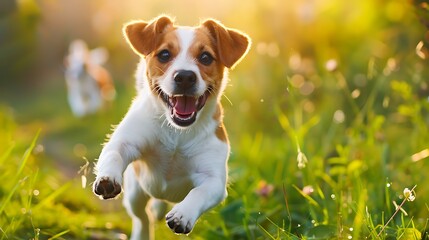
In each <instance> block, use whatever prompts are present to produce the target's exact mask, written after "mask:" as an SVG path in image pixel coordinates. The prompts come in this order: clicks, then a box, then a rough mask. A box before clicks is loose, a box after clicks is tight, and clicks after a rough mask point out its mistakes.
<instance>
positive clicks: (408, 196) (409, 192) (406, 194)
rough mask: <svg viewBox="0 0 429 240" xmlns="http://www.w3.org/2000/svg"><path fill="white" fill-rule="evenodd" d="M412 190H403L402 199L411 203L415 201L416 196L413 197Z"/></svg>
mask: <svg viewBox="0 0 429 240" xmlns="http://www.w3.org/2000/svg"><path fill="white" fill-rule="evenodd" d="M413 189H414V188H413ZM413 189H412V190H410V189H408V188H405V189H404V197H405V199H406V200H407V201H409V202H412V201H414V200H415V199H416V196H414V195H413V193H414V194H415V192H414V190H413Z"/></svg>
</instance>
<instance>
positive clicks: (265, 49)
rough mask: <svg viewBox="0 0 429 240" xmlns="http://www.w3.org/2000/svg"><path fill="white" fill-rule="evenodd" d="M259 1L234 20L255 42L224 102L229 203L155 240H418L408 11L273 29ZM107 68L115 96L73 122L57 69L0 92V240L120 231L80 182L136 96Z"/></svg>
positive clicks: (421, 144) (423, 140) (428, 117)
mask: <svg viewBox="0 0 429 240" xmlns="http://www.w3.org/2000/svg"><path fill="white" fill-rule="evenodd" d="M269 2H270V1H267V3H266V4H267V6H266V5H264V4H260V5H258V4H255V5H257V6H258V7H259V8H255V9H258V10H254V15H250V16H248V15H245V14H244V13H240V12H238V13H237V14H241V15H240V16H243V19H242V20H241V21H240V20H236V22H235V23H237V25H236V26H237V28H239V27H240V26H242V27H243V28H245V30H246V31H247V32H249V34H250V35H251V36H252V37H253V40H254V43H253V48H252V51H251V52H250V53H249V56H248V58H246V59H245V60H244V61H243V62H242V64H241V65H238V66H237V68H236V69H234V71H232V72H231V74H230V77H231V82H230V84H229V86H228V88H227V91H226V93H225V97H224V98H223V99H222V103H223V105H224V108H225V125H226V126H227V129H228V133H229V136H230V140H231V145H232V153H231V157H230V160H229V187H228V192H229V196H228V198H227V199H226V200H225V202H224V203H222V204H221V205H220V206H217V207H216V208H214V209H213V210H211V211H209V212H208V213H206V214H204V215H203V216H202V218H201V219H200V220H199V221H198V223H197V224H196V227H195V229H194V230H193V232H192V233H191V234H190V235H189V236H178V235H174V234H173V233H171V231H170V230H169V229H168V227H167V226H166V224H165V223H164V222H159V223H157V225H156V235H157V239H201V240H203V239H204V240H206V239H208V240H211V239H212V240H218V239H225V240H226V239H404V240H405V239H406V240H408V239H429V234H428V233H427V231H428V229H429V226H428V223H429V205H428V204H429V185H426V184H427V183H428V182H429V174H428V169H429V162H428V160H429V129H428V128H429V98H428V97H429V81H428V77H429V68H428V67H427V66H428V60H427V57H428V56H426V55H425V54H427V53H428V51H427V50H425V48H424V47H421V46H420V47H419V46H418V43H419V42H420V41H422V43H424V44H426V41H429V40H427V39H426V40H424V34H425V32H426V30H425V29H424V26H423V25H421V24H420V22H419V20H418V17H417V16H418V15H415V12H414V11H412V10H411V9H413V8H412V6H411V5H408V4H403V5H401V4H402V3H401V4H399V5H398V3H397V2H396V1H387V3H386V5H384V3H374V2H372V1H356V2H355V4H356V12H354V14H355V15H353V14H345V13H344V12H345V11H346V10H347V11H351V10H350V9H349V8H347V7H346V6H345V2H342V1H333V2H335V4H336V5H335V4H334V3H333V4H332V5H329V6H328V7H325V9H324V10H323V11H320V15H318V17H319V18H317V19H318V20H320V21H315V22H314V23H312V24H308V23H302V22H301V23H300V22H293V21H292V22H287V23H284V25H281V24H280V23H278V22H277V21H276V17H278V16H282V15H281V14H283V13H284V12H282V11H283V10H280V9H276V8H275V7H273V6H274V5H273V6H271V5H270V4H269ZM292 2H293V3H294V4H297V3H298V2H299V1H292ZM395 4H396V5H395ZM334 5H335V6H334ZM252 6H253V5H252ZM385 6H386V8H385V9H386V10H383V11H377V9H384V7H385ZM295 7H296V6H295ZM319 7H320V6H319ZM402 8H404V9H405V10H404V9H402ZM389 9H390V10H389ZM392 9H393V10H392ZM401 9H402V10H401ZM268 10H270V11H271V10H272V11H273V12H272V15H270V16H272V19H270V20H264V21H267V22H269V23H272V25H270V26H272V28H274V29H276V30H279V31H278V32H282V31H280V30H284V32H285V33H284V34H283V32H282V34H279V35H278V36H277V35H275V34H273V35H272V36H270V38H268V37H267V36H268V35H267V34H266V32H265V31H264V29H265V28H264V26H263V25H262V23H260V22H258V21H256V20H254V19H253V18H255V16H257V17H261V19H267V18H268V14H267V12H268ZM392 12H393V13H394V14H392ZM398 14H399V15H400V16H399V15H398ZM252 16H253V17H252ZM321 16H324V17H321ZM345 16H346V17H345ZM398 16H399V17H398ZM262 17H266V18H262ZM343 17H344V18H343ZM179 19H180V18H179ZM246 19H248V20H249V19H253V20H249V21H250V22H251V23H252V25H251V26H247V25H246V24H243V21H244V22H245V21H246ZM226 20H227V19H226ZM342 20H344V21H342ZM227 21H228V20H227ZM240 23H241V25H240ZM274 23H278V24H277V25H276V24H274ZM246 26H247V27H248V28H247V29H246ZM292 26H295V27H292ZM350 26H352V27H350ZM0 27H1V26H0ZM300 27H301V28H300ZM289 28H292V30H290V31H293V33H295V34H296V35H288V34H286V32H287V33H290V32H289V30H287V29H289ZM339 30H341V31H339ZM426 34H427V33H426ZM107 45H108V44H107ZM416 46H417V48H416ZM424 46H426V45H424ZM118 49H119V50H120V49H121V48H118ZM118 49H116V48H115V49H114V50H112V51H113V54H112V55H113V58H114V57H115V52H114V51H117V52H119V50H118ZM2 50H4V49H2V48H1V46H0V55H1V53H2ZM116 56H118V57H117V58H116V59H121V60H123V59H128V60H127V63H130V65H132V66H134V64H135V61H136V60H135V58H133V57H131V56H132V55H131V54H130V55H125V54H124V53H121V54H120V55H116ZM118 62H119V60H115V58H114V59H112V60H111V63H110V67H111V69H112V72H113V75H114V76H115V80H116V85H117V92H118V94H117V96H118V98H117V99H116V101H115V102H114V103H113V104H112V105H111V106H109V107H107V108H105V109H103V111H100V112H99V113H97V114H94V115H91V116H87V117H85V118H81V119H78V118H74V117H73V116H72V114H71V112H70V110H69V107H68V105H67V101H66V97H65V96H66V90H65V84H64V83H63V81H64V80H63V76H62V75H61V74H59V73H58V72H54V73H52V74H50V75H48V77H47V78H46V80H45V81H44V82H43V83H40V84H38V85H35V86H34V87H27V88H22V85H23V84H20V85H18V84H17V85H14V86H12V84H11V86H8V87H2V89H0V182H2V184H1V185H0V239H2V240H3V239H126V236H127V235H129V233H130V229H131V221H130V219H129V218H128V216H127V214H126V213H125V210H124V209H123V208H122V207H121V201H120V200H112V201H101V200H99V199H98V198H96V197H95V196H94V195H93V193H92V191H91V187H90V186H91V183H92V181H93V180H94V175H93V173H92V168H93V164H94V162H95V159H96V158H97V157H98V154H99V152H100V151H101V144H102V143H103V142H104V139H105V136H106V134H108V133H110V129H111V125H112V124H117V123H118V122H119V121H120V120H121V118H122V117H123V115H124V114H125V113H126V111H127V108H128V106H129V104H130V102H131V100H132V97H133V95H134V93H135V90H134V88H133V85H134V84H133V80H132V70H130V72H128V73H127V74H126V75H125V74H123V72H124V71H123V70H118V69H119V68H121V67H122V66H124V65H126V64H122V65H121V64H118ZM115 63H116V64H117V65H116V66H115ZM124 69H132V68H131V67H124ZM115 70H116V72H115ZM19 86H21V87H19Z"/></svg>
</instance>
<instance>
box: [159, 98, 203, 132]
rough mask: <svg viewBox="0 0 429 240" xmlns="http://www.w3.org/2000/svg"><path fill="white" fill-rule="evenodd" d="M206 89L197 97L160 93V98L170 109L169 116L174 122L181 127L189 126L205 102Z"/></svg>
mask: <svg viewBox="0 0 429 240" xmlns="http://www.w3.org/2000/svg"><path fill="white" fill-rule="evenodd" d="M207 97H208V91H206V92H205V93H204V94H203V95H201V96H199V97H195V96H187V95H173V96H168V95H167V94H165V93H162V99H163V100H164V102H166V103H167V105H168V108H169V109H170V116H171V119H172V120H173V122H174V123H176V124H177V125H178V126H181V127H187V126H190V125H191V124H192V123H194V122H195V120H196V118H197V113H198V111H200V110H201V109H202V108H203V107H204V105H205V104H206V100H207Z"/></svg>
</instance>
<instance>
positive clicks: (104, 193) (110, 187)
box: [94, 177, 122, 199]
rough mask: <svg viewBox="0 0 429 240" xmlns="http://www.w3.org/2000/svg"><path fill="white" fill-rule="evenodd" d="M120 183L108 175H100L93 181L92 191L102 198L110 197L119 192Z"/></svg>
mask: <svg viewBox="0 0 429 240" xmlns="http://www.w3.org/2000/svg"><path fill="white" fill-rule="evenodd" d="M121 191H122V190H121V185H120V184H119V183H117V182H116V181H115V180H110V178H109V177H102V178H100V179H99V180H96V181H95V183H94V193H95V194H96V195H98V196H100V197H101V198H103V199H110V198H114V197H116V196H118V195H119V194H120V193H121Z"/></svg>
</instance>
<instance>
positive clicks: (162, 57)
mask: <svg viewBox="0 0 429 240" xmlns="http://www.w3.org/2000/svg"><path fill="white" fill-rule="evenodd" d="M156 56H157V57H158V61H160V62H162V63H167V62H168V61H170V58H171V53H170V51H168V50H167V49H164V50H162V51H161V52H159V53H158V55H156Z"/></svg>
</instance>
